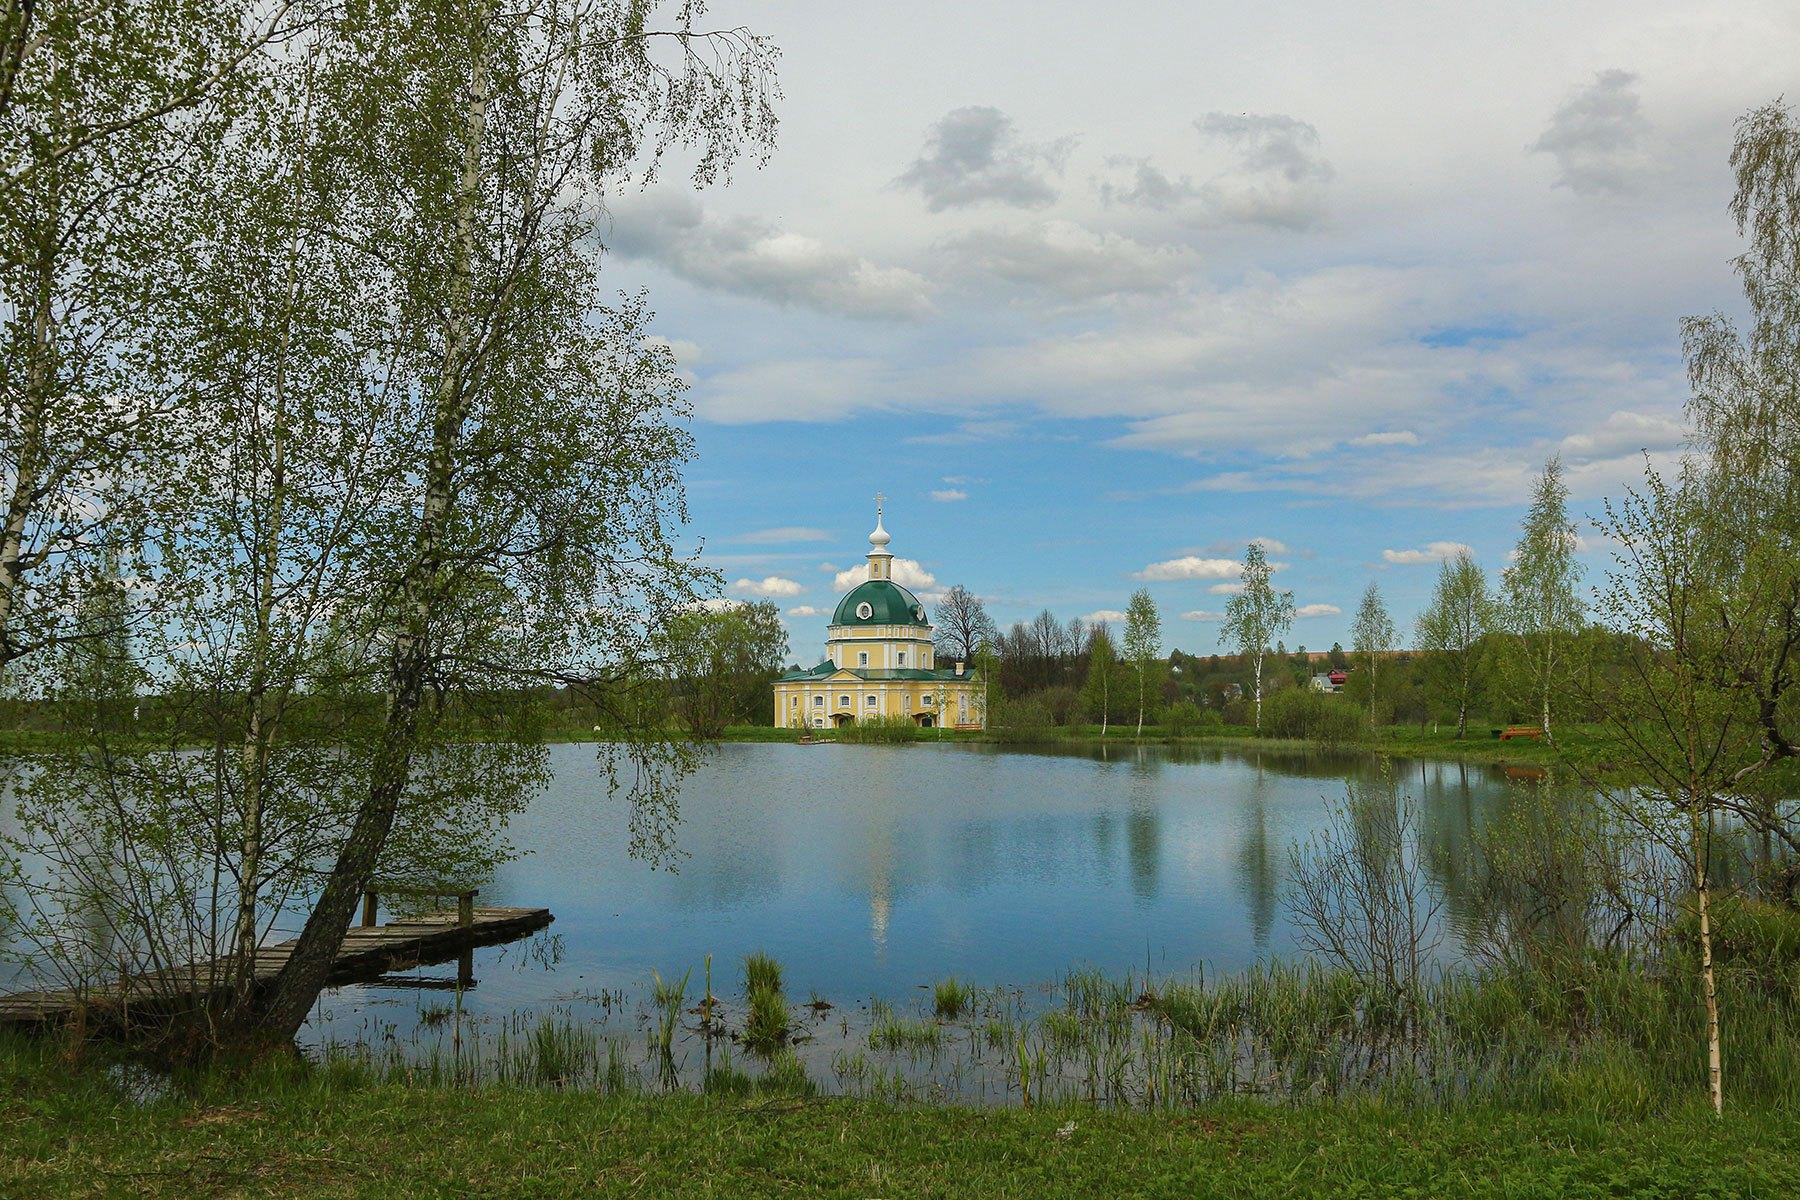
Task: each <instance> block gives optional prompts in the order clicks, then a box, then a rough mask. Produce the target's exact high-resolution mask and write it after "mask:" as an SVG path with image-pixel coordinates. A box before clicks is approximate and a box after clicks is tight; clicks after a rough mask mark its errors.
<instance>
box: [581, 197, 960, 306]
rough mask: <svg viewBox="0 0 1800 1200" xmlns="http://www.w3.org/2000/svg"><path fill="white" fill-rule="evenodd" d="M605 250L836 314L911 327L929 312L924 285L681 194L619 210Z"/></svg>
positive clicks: (722, 286)
mask: <svg viewBox="0 0 1800 1200" xmlns="http://www.w3.org/2000/svg"><path fill="white" fill-rule="evenodd" d="M611 249H612V250H613V251H614V252H615V253H617V254H619V255H621V256H622V257H625V258H636V259H646V260H649V261H651V262H655V263H657V264H658V265H660V266H662V267H664V268H665V269H667V270H668V271H670V272H671V273H673V274H675V275H677V276H679V277H680V278H682V279H685V280H687V281H688V282H689V283H693V284H697V285H699V286H701V287H706V288H713V289H716V290H718V291H722V292H730V293H733V294H735V295H740V296H750V297H754V298H755V299H758V300H766V301H768V302H769V303H771V304H781V305H792V306H798V307H802V308H811V309H816V310H818V311H820V312H825V313H831V314H834V315H837V316H845V317H858V318H866V319H883V320H906V321H913V320H918V319H920V318H923V317H925V316H928V315H930V313H931V311H932V306H931V299H930V286H929V285H928V284H927V283H926V281H925V279H924V278H923V277H922V276H920V275H918V274H916V273H914V272H912V271H908V270H906V269H904V268H902V267H882V266H878V265H876V264H875V263H873V262H870V261H869V260H868V259H866V258H863V257H861V256H859V255H857V254H853V253H851V252H850V251H847V250H839V249H836V248H834V247H831V246H828V245H826V244H825V243H824V242H822V241H820V240H819V239H817V238H813V237H807V236H805V235H804V234H798V233H787V232H783V231H782V230H780V229H778V228H776V227H775V226H773V225H770V224H769V223H767V222H765V221H762V220H759V219H757V218H755V217H747V216H735V217H718V216H714V215H711V214H708V213H706V212H705V211H704V210H703V209H702V208H701V207H700V204H699V202H698V201H696V200H695V199H694V198H693V197H691V196H688V195H685V194H683V193H680V192H673V191H665V192H655V193H652V194H651V195H649V196H646V197H644V198H643V199H641V200H639V201H637V202H635V203H625V204H622V205H621V206H620V209H619V212H618V213H617V215H616V220H615V224H614V230H613V241H612V244H611Z"/></svg>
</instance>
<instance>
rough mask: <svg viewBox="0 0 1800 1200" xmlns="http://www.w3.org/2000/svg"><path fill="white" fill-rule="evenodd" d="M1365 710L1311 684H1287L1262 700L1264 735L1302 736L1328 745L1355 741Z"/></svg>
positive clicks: (1359, 731) (1339, 744) (1310, 740)
mask: <svg viewBox="0 0 1800 1200" xmlns="http://www.w3.org/2000/svg"><path fill="white" fill-rule="evenodd" d="M1361 733H1362V713H1361V712H1359V711H1358V710H1357V709H1355V708H1354V707H1352V706H1351V705H1350V703H1349V702H1348V701H1347V700H1346V699H1345V698H1344V697H1343V696H1337V695H1331V694H1328V693H1325V692H1315V691H1313V690H1312V689H1311V688H1284V689H1282V690H1281V691H1279V692H1276V693H1275V694H1274V695H1272V696H1269V697H1267V698H1266V699H1264V700H1263V718H1262V736H1264V737H1286V738H1302V739H1304V740H1306V741H1309V742H1318V743H1320V744H1321V745H1326V746H1341V745H1343V744H1345V743H1346V742H1351V741H1355V740H1356V738H1357V737H1358V736H1359V735H1360V734H1361Z"/></svg>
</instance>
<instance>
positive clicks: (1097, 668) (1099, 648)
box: [1081, 622, 1119, 740]
mask: <svg viewBox="0 0 1800 1200" xmlns="http://www.w3.org/2000/svg"><path fill="white" fill-rule="evenodd" d="M1118 673H1119V655H1118V652H1117V651H1116V650H1114V649H1113V640H1112V631H1111V630H1109V629H1108V628H1107V627H1106V625H1105V623H1104V622H1102V623H1100V624H1097V625H1095V626H1094V627H1093V630H1092V632H1091V633H1090V634H1089V635H1088V673H1087V679H1086V680H1085V681H1084V682H1083V684H1082V689H1081V690H1082V700H1083V701H1084V702H1085V704H1086V707H1087V710H1088V711H1089V712H1091V713H1094V712H1097V713H1099V714H1100V737H1101V739H1102V740H1105V738H1106V729H1107V725H1108V723H1109V721H1110V720H1111V716H1112V693H1113V685H1114V682H1115V678H1114V677H1115V676H1117V675H1118Z"/></svg>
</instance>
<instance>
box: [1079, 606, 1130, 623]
mask: <svg viewBox="0 0 1800 1200" xmlns="http://www.w3.org/2000/svg"><path fill="white" fill-rule="evenodd" d="M1081 619H1082V620H1084V621H1086V622H1087V623H1088V624H1089V625H1099V624H1101V623H1105V624H1107V625H1119V624H1123V623H1124V621H1125V614H1124V613H1122V612H1120V611H1119V610H1118V609H1116V608H1097V609H1095V610H1094V611H1093V612H1091V613H1083V614H1082V616H1081Z"/></svg>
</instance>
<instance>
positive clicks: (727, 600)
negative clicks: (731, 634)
mask: <svg viewBox="0 0 1800 1200" xmlns="http://www.w3.org/2000/svg"><path fill="white" fill-rule="evenodd" d="M744 604H745V601H743V600H734V599H732V598H731V597H730V596H708V597H707V598H706V599H704V600H690V601H689V602H688V603H686V604H684V605H682V606H681V607H682V610H683V611H685V612H730V611H731V610H732V609H734V608H742V607H744Z"/></svg>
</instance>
